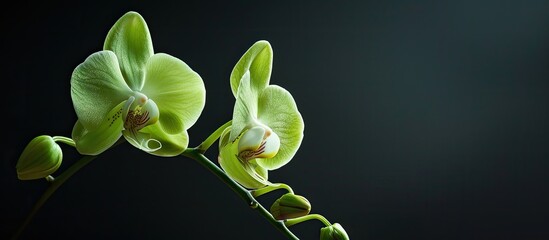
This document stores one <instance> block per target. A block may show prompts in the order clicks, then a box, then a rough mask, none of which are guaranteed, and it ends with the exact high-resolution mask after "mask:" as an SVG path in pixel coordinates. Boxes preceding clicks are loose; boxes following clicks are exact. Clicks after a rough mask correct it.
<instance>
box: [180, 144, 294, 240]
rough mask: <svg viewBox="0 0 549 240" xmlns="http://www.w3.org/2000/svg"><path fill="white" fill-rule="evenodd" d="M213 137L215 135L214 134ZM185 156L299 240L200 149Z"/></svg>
mask: <svg viewBox="0 0 549 240" xmlns="http://www.w3.org/2000/svg"><path fill="white" fill-rule="evenodd" d="M212 135H213V134H212ZM182 155H183V156H186V157H189V158H192V159H194V160H195V161H197V162H198V163H200V164H201V165H202V166H204V167H206V168H207V169H208V170H209V171H210V172H212V173H213V174H214V175H216V176H217V177H218V178H219V179H220V180H221V181H223V182H224V183H225V184H226V185H227V186H229V188H231V189H232V190H233V191H234V192H235V193H236V194H238V195H239V196H240V197H241V198H242V199H243V200H244V201H245V202H246V203H247V204H248V205H249V206H250V207H251V208H252V209H255V210H257V211H258V212H259V214H261V215H262V216H263V217H265V218H266V219H267V220H268V221H269V222H270V223H271V224H272V225H273V226H274V227H276V228H277V229H278V230H280V231H281V232H282V233H283V234H284V235H285V236H286V237H288V238H289V239H294V240H299V238H297V237H296V236H295V235H294V234H293V233H292V232H291V231H290V230H289V229H288V228H287V227H286V225H284V223H283V222H282V221H279V220H276V219H275V218H274V217H273V215H271V213H270V212H269V211H267V209H265V208H264V207H263V206H262V205H261V204H260V203H259V202H258V201H257V200H256V199H255V198H254V197H253V196H252V194H251V193H250V191H248V190H247V189H246V188H244V187H242V186H241V185H240V184H238V183H237V182H235V181H234V180H233V179H232V178H230V177H229V176H227V174H225V172H224V171H223V170H221V168H219V167H218V166H217V165H216V164H214V163H213V162H212V161H210V160H209V159H208V158H207V157H206V156H204V155H203V154H202V152H201V149H198V148H188V149H187V150H185V152H183V153H182Z"/></svg>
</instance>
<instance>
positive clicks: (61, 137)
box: [52, 136, 76, 147]
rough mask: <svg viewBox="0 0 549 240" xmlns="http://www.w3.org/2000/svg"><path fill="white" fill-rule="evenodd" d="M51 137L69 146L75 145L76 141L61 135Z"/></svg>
mask: <svg viewBox="0 0 549 240" xmlns="http://www.w3.org/2000/svg"><path fill="white" fill-rule="evenodd" d="M52 138H53V141H55V142H62V143H64V144H67V145H69V146H71V147H76V143H74V140H72V138H68V137H63V136H54V137H52Z"/></svg>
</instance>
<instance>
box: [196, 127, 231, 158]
mask: <svg viewBox="0 0 549 240" xmlns="http://www.w3.org/2000/svg"><path fill="white" fill-rule="evenodd" d="M232 122H233V120H230V121H228V122H226V123H225V124H223V125H221V127H219V128H218V129H217V130H215V131H214V132H213V133H212V134H211V135H210V136H208V138H206V140H204V141H203V142H202V143H200V145H198V147H196V148H195V149H196V150H198V151H199V152H200V153H205V152H206V150H208V148H210V147H211V146H212V144H213V143H214V142H215V141H216V140H217V139H218V138H219V136H221V134H222V133H223V131H225V129H226V128H227V127H229V126H231V124H232Z"/></svg>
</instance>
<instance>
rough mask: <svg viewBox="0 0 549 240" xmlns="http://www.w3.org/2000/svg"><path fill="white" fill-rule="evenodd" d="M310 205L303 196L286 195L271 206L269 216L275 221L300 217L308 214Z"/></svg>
mask: <svg viewBox="0 0 549 240" xmlns="http://www.w3.org/2000/svg"><path fill="white" fill-rule="evenodd" d="M310 211H311V203H309V201H308V200H307V199H306V198H304V197H303V196H299V195H295V194H292V193H286V194H284V195H282V196H281V197H280V198H279V199H277V200H276V201H275V202H274V203H273V205H272V206H271V214H272V215H273V217H274V218H275V219H277V220H284V219H290V218H296V217H301V216H305V215H307V214H309V212H310Z"/></svg>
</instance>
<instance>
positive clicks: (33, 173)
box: [15, 135, 63, 180]
mask: <svg viewBox="0 0 549 240" xmlns="http://www.w3.org/2000/svg"><path fill="white" fill-rule="evenodd" d="M62 159H63V151H62V150H61V147H60V146H59V145H58V144H57V143H56V142H55V141H54V139H53V138H52V137H50V136H47V135H42V136H38V137H35V138H34V139H33V140H32V141H31V142H30V143H29V144H28V145H27V146H26V147H25V149H24V150H23V153H22V154H21V156H19V160H18V161H17V165H16V166H15V168H16V169H17V177H18V178H19V179H20V180H33V179H40V178H45V177H47V176H48V175H50V174H52V173H53V172H55V171H56V170H57V169H58V168H59V166H61V161H62Z"/></svg>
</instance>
